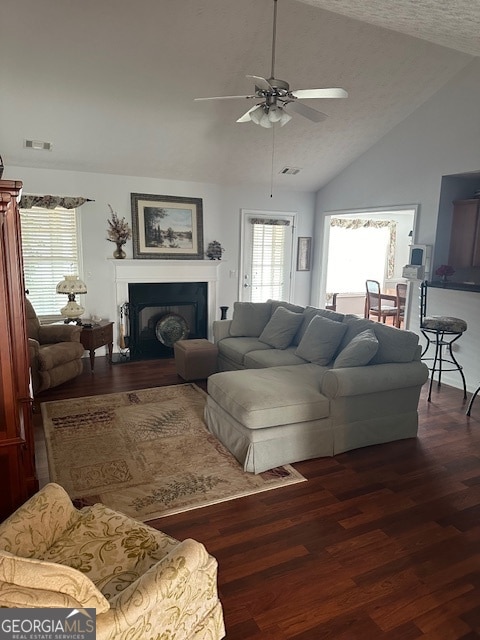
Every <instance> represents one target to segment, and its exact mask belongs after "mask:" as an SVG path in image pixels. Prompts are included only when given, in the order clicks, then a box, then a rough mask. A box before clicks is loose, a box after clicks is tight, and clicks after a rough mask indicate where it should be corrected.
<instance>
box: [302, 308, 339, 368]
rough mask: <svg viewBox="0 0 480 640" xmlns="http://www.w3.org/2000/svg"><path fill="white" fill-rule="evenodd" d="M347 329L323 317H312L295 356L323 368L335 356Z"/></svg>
mask: <svg viewBox="0 0 480 640" xmlns="http://www.w3.org/2000/svg"><path fill="white" fill-rule="evenodd" d="M346 330H347V327H346V326H345V325H344V324H342V323H341V322H336V321H335V320H329V319H328V318H324V317H323V316H314V317H313V318H312V320H311V321H310V324H309V325H308V327H307V330H306V331H305V333H304V334H303V338H302V339H301V341H300V344H299V345H298V347H297V349H296V351H295V355H296V356H300V358H303V359H304V360H308V361H309V362H313V363H315V364H319V365H323V366H325V365H326V364H328V363H329V362H330V361H331V360H332V359H333V356H334V355H335V353H336V351H337V350H338V347H339V345H340V342H341V341H342V338H343V334H344V333H345V331H346Z"/></svg>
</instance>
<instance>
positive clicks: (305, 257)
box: [297, 237, 312, 271]
mask: <svg viewBox="0 0 480 640" xmlns="http://www.w3.org/2000/svg"><path fill="white" fill-rule="evenodd" d="M311 262H312V239H311V238H308V237H300V238H298V246H297V271H310V268H311Z"/></svg>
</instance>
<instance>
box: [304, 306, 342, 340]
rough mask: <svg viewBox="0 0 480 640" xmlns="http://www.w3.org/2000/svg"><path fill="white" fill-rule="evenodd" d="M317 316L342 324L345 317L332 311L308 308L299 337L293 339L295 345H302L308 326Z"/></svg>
mask: <svg viewBox="0 0 480 640" xmlns="http://www.w3.org/2000/svg"><path fill="white" fill-rule="evenodd" d="M315 316H322V317H323V318H328V320H335V321H336V322H342V321H343V318H344V317H345V316H344V314H343V313H337V312H336V311H332V310H331V309H317V308H316V307H306V308H305V311H304V312H303V323H302V324H301V325H300V327H299V329H298V331H297V335H296V336H295V338H294V339H293V344H300V342H301V340H302V338H303V336H304V334H305V331H306V330H307V327H308V325H309V324H310V322H311V321H312V318H314V317H315Z"/></svg>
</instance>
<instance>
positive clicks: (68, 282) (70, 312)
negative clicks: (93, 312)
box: [57, 276, 87, 324]
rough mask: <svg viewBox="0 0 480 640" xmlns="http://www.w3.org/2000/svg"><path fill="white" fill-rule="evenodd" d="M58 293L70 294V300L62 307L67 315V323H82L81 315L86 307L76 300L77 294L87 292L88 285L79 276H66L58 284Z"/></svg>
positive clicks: (62, 310)
mask: <svg viewBox="0 0 480 640" xmlns="http://www.w3.org/2000/svg"><path fill="white" fill-rule="evenodd" d="M57 293H64V294H66V295H68V302H67V304H66V305H65V306H64V307H63V309H60V313H61V314H62V316H65V324H68V323H69V322H76V323H77V324H82V321H81V320H80V316H81V315H82V314H83V313H84V311H85V309H84V308H83V307H82V306H80V305H79V304H78V302H77V301H76V300H75V294H77V293H87V285H86V284H85V283H84V282H83V280H80V278H79V277H78V276H64V277H63V280H62V281H61V282H59V283H58V284H57Z"/></svg>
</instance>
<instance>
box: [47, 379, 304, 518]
mask: <svg viewBox="0 0 480 640" xmlns="http://www.w3.org/2000/svg"><path fill="white" fill-rule="evenodd" d="M204 405H205V393H204V392H203V391H202V390H201V389H200V388H199V387H197V386H196V385H194V384H182V385H174V386H171V387H158V388H155V389H142V390H139V391H130V392H125V393H112V394H109V395H102V396H89V397H84V398H75V399H71V400H60V401H57V402H44V403H42V405H41V409H42V417H43V425H44V430H45V440H46V445H47V457H48V465H49V471H50V479H51V480H52V481H53V482H58V483H59V484H61V485H62V486H63V487H64V488H65V489H66V490H67V491H68V493H69V495H70V497H71V498H72V499H76V504H77V506H82V505H86V504H93V503H95V502H102V503H103V504H105V505H107V506H108V507H110V508H112V509H116V510H118V511H122V512H123V513H126V514H127V515H129V516H131V517H133V518H136V519H137V520H141V521H143V522H145V521H147V520H152V519H154V518H159V517H161V516H166V515H171V514H173V513H180V512H181V511H187V510H189V509H197V508H199V507H204V506H207V505H210V504H214V503H216V502H223V501H225V500H232V499H234V498H240V497H242V496H245V495H249V494H252V493H258V492H260V491H267V490H269V489H276V488H277V487H281V486H285V485H289V484H293V483H296V482H302V481H305V478H304V477H303V476H302V475H300V474H299V473H298V472H297V471H295V469H293V468H292V467H291V466H289V465H287V466H285V467H278V468H276V469H273V470H272V471H267V472H265V473H261V474H258V475H254V474H252V473H245V472H244V471H243V469H242V467H241V466H240V464H239V463H238V462H237V461H236V460H235V458H234V457H233V456H232V455H231V453H230V452H229V451H228V450H227V449H225V447H224V446H223V445H222V444H221V443H220V442H219V441H218V440H217V439H216V438H215V437H214V436H213V435H211V434H210V433H209V432H208V430H207V428H206V426H205V423H204V421H203V409H204Z"/></svg>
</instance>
